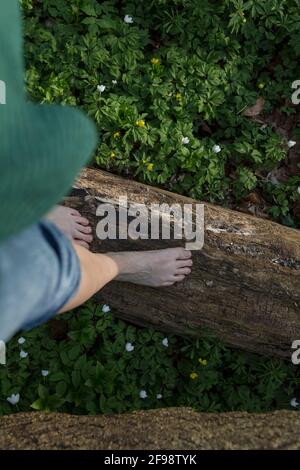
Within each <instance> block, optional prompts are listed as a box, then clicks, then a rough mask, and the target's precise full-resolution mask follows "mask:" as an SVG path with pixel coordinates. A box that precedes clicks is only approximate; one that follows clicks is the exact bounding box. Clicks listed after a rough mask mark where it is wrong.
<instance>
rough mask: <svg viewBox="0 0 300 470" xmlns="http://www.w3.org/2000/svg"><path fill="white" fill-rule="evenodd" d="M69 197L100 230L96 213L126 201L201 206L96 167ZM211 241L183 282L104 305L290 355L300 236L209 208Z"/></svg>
mask: <svg viewBox="0 0 300 470" xmlns="http://www.w3.org/2000/svg"><path fill="white" fill-rule="evenodd" d="M76 188H77V189H76V190H75V192H74V194H75V195H72V196H71V197H69V198H67V199H66V201H65V202H66V204H68V205H70V206H73V207H75V208H77V209H78V210H80V211H81V213H82V214H83V215H85V216H87V217H88V218H89V219H90V221H91V223H92V226H93V227H94V229H95V228H96V225H97V223H98V222H99V220H100V219H99V217H97V216H96V208H97V206H98V205H99V204H101V202H103V201H106V200H110V201H111V203H112V204H114V205H115V207H116V209H118V199H119V196H120V195H126V196H127V198H128V203H129V204H136V203H143V204H146V205H147V207H148V208H150V206H151V204H153V203H156V204H157V203H159V204H162V203H167V204H169V205H172V204H174V203H176V204H180V205H181V206H182V205H183V204H191V203H192V204H194V206H193V207H195V203H196V202H197V201H194V200H192V199H190V198H187V197H184V196H180V195H177V194H173V193H170V192H168V191H164V190H162V189H158V188H154V187H151V186H146V185H143V184H141V183H138V182H135V181H131V180H128V179H124V178H120V177H117V176H115V175H112V174H109V173H106V172H103V171H99V170H93V169H85V170H84V171H83V172H82V174H81V175H80V177H79V178H78V181H77V183H76ZM204 215H205V243H204V247H203V249H201V250H198V251H193V261H194V265H193V272H192V274H191V275H190V276H188V277H187V278H186V280H185V281H184V282H182V283H178V284H176V285H174V286H172V287H170V288H159V289H154V288H150V287H143V286H138V285H133V284H128V283H121V282H112V283H110V284H109V285H108V286H106V287H105V288H104V289H103V290H102V291H101V292H100V293H99V294H97V295H96V297H95V298H96V300H97V301H99V302H103V301H104V302H105V303H108V304H109V305H110V306H111V307H112V308H113V310H114V312H115V314H116V315H117V316H119V317H120V318H123V319H125V320H127V321H129V322H132V323H135V324H137V325H141V326H152V327H155V328H157V329H159V330H161V331H165V332H167V333H168V332H169V333H174V334H179V335H188V336H195V337H197V336H201V334H202V333H203V332H204V331H206V330H207V331H209V332H211V333H213V334H214V335H215V336H217V337H219V338H220V339H222V340H223V341H225V343H227V344H228V345H230V346H233V347H238V348H242V349H244V350H248V351H252V352H256V353H260V354H266V355H273V356H281V357H284V356H290V355H291V352H292V351H291V343H292V341H294V340H296V339H300V231H298V230H295V229H291V228H287V227H284V226H281V225H279V224H276V223H273V222H270V221H268V220H264V219H258V218H256V217H254V216H251V215H247V214H244V213H240V212H237V211H232V210H228V209H225V208H222V207H218V206H214V205H211V204H207V203H205V211H204ZM94 238H95V240H94V243H93V246H92V250H93V251H97V252H99V251H101V252H105V251H121V250H152V249H157V248H166V247H169V246H180V245H182V246H183V245H184V243H185V240H170V241H168V240H136V241H133V240H104V241H100V240H99V239H97V236H96V234H95V233H94Z"/></svg>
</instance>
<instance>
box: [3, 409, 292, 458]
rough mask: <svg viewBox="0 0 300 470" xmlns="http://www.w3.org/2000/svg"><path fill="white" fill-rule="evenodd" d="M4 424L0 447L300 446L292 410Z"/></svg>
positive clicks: (30, 418) (34, 416)
mask: <svg viewBox="0 0 300 470" xmlns="http://www.w3.org/2000/svg"><path fill="white" fill-rule="evenodd" d="M0 428H1V433H0V449H1V450H101V449H104V450H105V449H109V450H137V449H142V450H160V449H162V450H173V449H174V450H220V449H225V450H248V449H299V448H300V438H299V435H300V415H299V413H295V412H293V411H276V412H274V413H265V414H262V413H261V414H256V413H245V412H234V413H197V412H195V411H193V410H192V409H191V408H165V409H159V410H150V411H137V412H133V413H126V414H123V415H118V414H116V415H98V416H72V415H67V414H59V413H49V414H46V413H17V414H14V415H9V416H4V417H2V418H0ZM24 430H26V432H24Z"/></svg>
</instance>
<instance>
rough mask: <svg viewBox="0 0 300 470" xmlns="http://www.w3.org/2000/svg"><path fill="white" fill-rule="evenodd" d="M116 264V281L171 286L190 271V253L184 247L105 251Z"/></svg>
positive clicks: (191, 262)
mask: <svg viewBox="0 0 300 470" xmlns="http://www.w3.org/2000/svg"><path fill="white" fill-rule="evenodd" d="M107 255H108V256H110V257H111V258H113V259H114V260H115V262H116V263H117V266H118V271H119V275H118V276H117V277H116V278H115V280H117V281H125V282H133V283H134V284H142V285H145V286H151V287H160V286H172V285H173V284H174V283H175V282H180V281H183V279H184V278H185V276H187V275H188V274H190V273H191V266H192V264H193V261H192V259H191V257H192V253H191V252H190V251H188V250H185V249H184V248H166V249H164V250H153V251H133V252H119V253H107Z"/></svg>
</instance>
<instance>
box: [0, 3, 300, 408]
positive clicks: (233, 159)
mask: <svg viewBox="0 0 300 470" xmlns="http://www.w3.org/2000/svg"><path fill="white" fill-rule="evenodd" d="M22 5H23V8H24V17H25V28H24V32H25V45H26V47H25V54H26V67H27V75H26V84H27V89H28V94H29V95H30V97H31V98H33V99H34V100H35V101H38V102H46V103H54V102H57V103H64V104H69V105H76V106H80V107H82V108H83V109H84V110H85V111H86V112H87V113H88V114H89V115H90V116H91V117H92V118H93V119H94V120H95V122H96V123H97V125H98V130H99V146H98V149H97V152H96V155H95V158H94V161H93V162H92V164H93V165H95V166H99V167H100V168H104V169H108V170H110V171H112V172H115V173H120V174H123V175H129V176H132V177H134V178H136V179H139V180H141V181H144V182H146V183H149V184H154V185H159V186H162V187H164V188H167V189H170V190H172V191H175V192H179V193H182V194H187V195H190V196H192V197H195V198H197V199H204V200H208V201H212V202H215V203H218V204H222V205H224V206H229V207H232V208H238V209H240V210H245V211H248V212H251V213H254V214H257V215H260V216H263V217H270V218H273V219H274V220H276V221H278V222H281V223H283V224H286V225H290V226H293V227H299V219H300V203H299V187H300V178H299V162H300V159H299V153H298V152H299V149H298V144H296V145H294V144H295V142H296V141H297V139H298V138H299V135H300V134H299V125H298V113H299V111H298V108H297V106H295V105H294V104H292V102H291V94H292V92H293V90H292V83H293V82H294V81H295V80H297V79H300V66H299V54H300V46H299V32H300V31H299V30H300V12H299V8H298V2H297V1H296V0H295V1H294V0H281V1H279V0H268V1H266V0H257V1H251V0H249V1H243V0H224V1H213V0H201V1H199V0H186V1H184V0H173V1H171V0H156V1H148V2H146V1H145V2H144V1H143V2H141V1H137V0H135V1H127V0H126V1H104V2H100V1H97V0H72V1H67V0H43V1H39V0H23V1H22ZM107 302H108V303H109V299H107ZM107 310H108V309H107V308H104V311H102V308H101V307H96V306H94V305H93V304H91V303H89V304H87V305H86V306H84V307H82V308H80V309H78V310H77V311H76V313H71V314H68V315H65V316H64V317H63V320H62V319H60V320H59V321H58V320H54V321H53V322H52V323H51V324H49V325H44V326H42V327H40V328H37V329H35V330H33V331H32V332H30V333H27V334H23V333H22V336H21V335H19V336H17V337H15V338H13V339H12V340H11V342H10V343H9V345H8V353H7V358H8V363H7V366H6V367H3V366H0V412H1V413H2V414H5V413H10V412H15V411H19V410H22V411H23V410H32V409H38V410H44V411H47V410H48V411H55V410H57V411H66V412H72V413H107V412H123V411H128V410H133V409H141V408H155V407H161V406H181V405H187V406H192V407H194V408H195V409H197V410H199V411H228V410H247V411H270V410H273V409H278V408H287V407H289V406H290V400H291V399H292V398H293V397H294V396H295V395H297V393H298V392H297V389H298V386H299V377H298V369H297V367H296V366H294V365H292V364H291V363H289V362H284V361H281V360H278V359H271V358H262V357H259V356H256V355H253V354H248V353H245V352H241V351H236V350H232V349H230V348H228V347H226V346H224V345H223V344H222V343H220V342H219V341H216V340H215V339H213V338H211V337H210V336H209V335H208V334H207V335H205V336H204V337H203V338H201V339H198V340H192V339H184V338H179V337H175V336H170V335H168V336H166V335H164V334H162V333H159V332H155V331H153V330H151V329H139V328H136V327H134V326H133V325H129V324H127V323H124V322H122V321H121V320H117V319H116V318H115V317H114V315H113V314H112V313H111V312H109V311H107ZM24 339H25V342H24Z"/></svg>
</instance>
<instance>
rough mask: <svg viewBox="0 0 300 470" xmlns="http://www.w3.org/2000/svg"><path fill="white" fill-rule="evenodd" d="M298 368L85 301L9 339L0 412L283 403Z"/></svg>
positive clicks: (0, 376)
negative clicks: (138, 323) (168, 331)
mask: <svg viewBox="0 0 300 470" xmlns="http://www.w3.org/2000/svg"><path fill="white" fill-rule="evenodd" d="M298 387H299V377H298V375H297V368H296V367H295V366H294V365H293V364H292V363H291V362H289V363H286V362H284V361H282V360H280V359H271V358H269V359H266V358H263V357H259V356H256V355H253V354H248V353H245V352H240V351H235V350H231V349H230V348H228V347H226V346H224V345H223V344H222V343H220V342H219V341H217V340H215V339H213V338H212V337H210V336H209V335H206V337H205V338H202V339H197V340H195V339H194V340H188V339H183V338H180V337H176V336H172V335H165V334H163V333H160V332H157V331H154V330H152V329H145V328H136V327H135V326H133V325H129V324H127V323H125V322H123V321H122V320H118V319H116V318H115V317H114V315H113V313H112V312H111V311H109V307H108V306H107V305H105V306H95V305H93V304H92V303H88V304H86V305H85V307H81V308H79V309H78V310H77V311H76V312H72V313H68V314H66V315H64V316H62V317H61V319H55V320H53V321H52V322H51V323H50V324H46V325H44V326H42V327H39V328H36V329H35V330H33V331H31V332H29V333H27V334H22V335H19V336H16V337H15V338H13V339H12V340H11V341H10V343H9V345H8V351H7V366H6V367H4V366H0V413H1V414H8V413H11V412H16V411H30V410H31V411H32V410H33V409H34V410H43V411H60V412H70V413H75V414H95V413H112V412H124V411H131V410H137V409H150V408H158V407H162V406H163V407H168V406H192V407H193V408H195V409H196V410H199V411H229V410H247V411H253V412H259V411H270V410H273V409H277V408H288V407H290V401H291V399H292V398H294V395H295V391H296V390H297V389H298Z"/></svg>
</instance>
